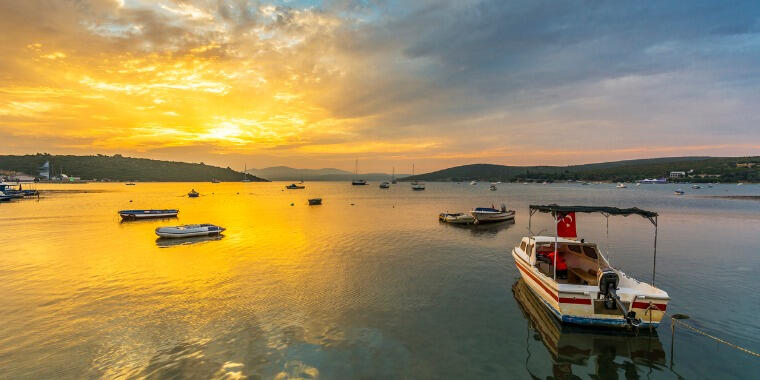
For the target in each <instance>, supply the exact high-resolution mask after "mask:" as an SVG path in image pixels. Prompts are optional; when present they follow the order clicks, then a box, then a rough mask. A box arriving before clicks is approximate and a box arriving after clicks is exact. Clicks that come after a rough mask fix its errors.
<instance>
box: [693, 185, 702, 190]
mask: <svg viewBox="0 0 760 380" xmlns="http://www.w3.org/2000/svg"><path fill="white" fill-rule="evenodd" d="M691 188H692V189H695V190H696V189H701V188H702V186H699V185H691Z"/></svg>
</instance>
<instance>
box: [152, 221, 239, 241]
mask: <svg viewBox="0 0 760 380" xmlns="http://www.w3.org/2000/svg"><path fill="white" fill-rule="evenodd" d="M225 230H226V228H224V227H219V226H215V225H213V224H208V223H205V224H185V225H182V226H173V227H158V228H156V235H158V236H160V237H163V238H185V237H195V236H213V235H219V234H221V233H222V232H224V231H225Z"/></svg>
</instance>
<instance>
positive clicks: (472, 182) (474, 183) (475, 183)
mask: <svg viewBox="0 0 760 380" xmlns="http://www.w3.org/2000/svg"><path fill="white" fill-rule="evenodd" d="M477 184H478V181H471V182H470V185H473V186H475V185H477Z"/></svg>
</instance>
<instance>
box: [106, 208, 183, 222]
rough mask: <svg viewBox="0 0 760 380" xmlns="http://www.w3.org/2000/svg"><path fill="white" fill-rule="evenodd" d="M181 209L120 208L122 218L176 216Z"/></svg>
mask: <svg viewBox="0 0 760 380" xmlns="http://www.w3.org/2000/svg"><path fill="white" fill-rule="evenodd" d="M178 213H179V210H176V209H164V210H120V211H119V215H121V218H122V219H125V220H132V219H151V218H175V217H176V216H177V214H178Z"/></svg>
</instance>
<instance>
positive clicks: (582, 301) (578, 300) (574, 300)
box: [559, 298, 591, 305]
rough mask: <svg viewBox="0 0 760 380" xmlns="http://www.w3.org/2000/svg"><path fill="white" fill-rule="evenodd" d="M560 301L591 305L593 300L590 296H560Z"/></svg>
mask: <svg viewBox="0 0 760 380" xmlns="http://www.w3.org/2000/svg"><path fill="white" fill-rule="evenodd" d="M559 303H573V304H576V305H591V300H590V299H588V298H560V299H559Z"/></svg>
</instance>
